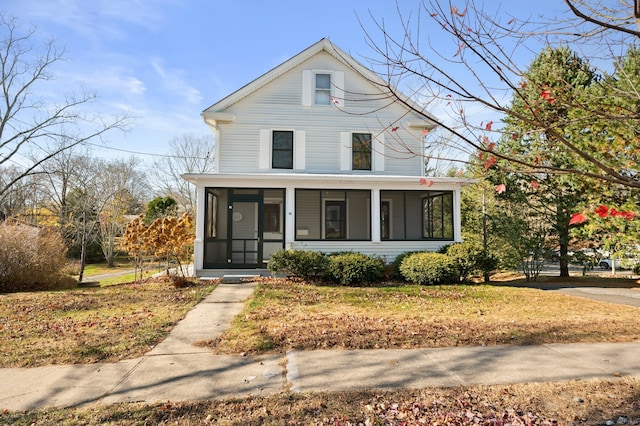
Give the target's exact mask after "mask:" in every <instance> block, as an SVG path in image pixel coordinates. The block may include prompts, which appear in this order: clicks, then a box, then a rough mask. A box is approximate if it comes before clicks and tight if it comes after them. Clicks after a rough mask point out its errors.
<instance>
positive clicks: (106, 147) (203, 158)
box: [86, 142, 209, 160]
mask: <svg viewBox="0 0 640 426" xmlns="http://www.w3.org/2000/svg"><path fill="white" fill-rule="evenodd" d="M86 144H87V145H91V146H95V147H97V148H101V149H109V150H112V151H120V152H126V153H129V154H138V155H148V156H151V157H163V158H180V159H184V160H191V159H196V160H208V159H209V155H207V156H205V157H185V156H180V155H169V154H153V153H151V152H142V151H132V150H129V149H123V148H114V147H110V146H104V145H98V144H95V143H91V142H86Z"/></svg>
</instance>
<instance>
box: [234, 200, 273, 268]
mask: <svg viewBox="0 0 640 426" xmlns="http://www.w3.org/2000/svg"><path fill="white" fill-rule="evenodd" d="M229 207H230V208H229V219H228V220H229V230H230V237H231V241H230V243H231V244H229V246H228V250H229V253H228V259H230V266H232V267H234V268H260V267H262V266H263V264H262V263H263V262H262V243H263V242H262V216H263V209H264V206H263V200H262V196H260V195H247V194H234V195H232V198H231V203H230V205H229Z"/></svg>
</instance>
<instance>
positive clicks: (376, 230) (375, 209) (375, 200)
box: [371, 188, 380, 243]
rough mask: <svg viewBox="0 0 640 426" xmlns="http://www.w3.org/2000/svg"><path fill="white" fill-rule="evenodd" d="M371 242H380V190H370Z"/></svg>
mask: <svg viewBox="0 0 640 426" xmlns="http://www.w3.org/2000/svg"><path fill="white" fill-rule="evenodd" d="M371 242H374V243H379V242H380V189H379V188H374V189H372V190H371Z"/></svg>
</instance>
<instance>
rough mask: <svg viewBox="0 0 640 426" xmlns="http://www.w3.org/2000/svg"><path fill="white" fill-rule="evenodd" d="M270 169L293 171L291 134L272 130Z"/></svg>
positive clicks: (285, 131)
mask: <svg viewBox="0 0 640 426" xmlns="http://www.w3.org/2000/svg"><path fill="white" fill-rule="evenodd" d="M271 167H272V168H274V169H293V132H292V131H291V130H274V131H273V135H272V146H271Z"/></svg>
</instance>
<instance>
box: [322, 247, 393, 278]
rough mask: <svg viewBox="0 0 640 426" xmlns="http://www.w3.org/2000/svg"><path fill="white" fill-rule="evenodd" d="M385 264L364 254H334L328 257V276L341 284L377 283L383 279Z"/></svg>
mask: <svg viewBox="0 0 640 426" xmlns="http://www.w3.org/2000/svg"><path fill="white" fill-rule="evenodd" d="M383 270H384V262H383V261H382V260H380V259H378V258H375V257H372V256H368V255H366V254H363V253H342V254H333V255H331V256H328V257H327V274H328V276H329V278H330V279H331V280H333V281H336V282H339V283H340V284H346V285H349V284H359V283H368V282H375V281H378V280H380V278H381V277H382V271H383Z"/></svg>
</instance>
